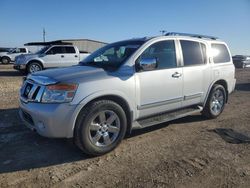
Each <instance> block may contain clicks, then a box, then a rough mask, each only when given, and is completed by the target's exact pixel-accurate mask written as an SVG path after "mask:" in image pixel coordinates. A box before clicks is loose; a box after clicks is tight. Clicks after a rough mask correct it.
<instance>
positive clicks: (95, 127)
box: [89, 110, 121, 147]
mask: <svg viewBox="0 0 250 188" xmlns="http://www.w3.org/2000/svg"><path fill="white" fill-rule="evenodd" d="M120 128H121V123H120V119H119V117H118V115H117V114H116V113H115V112H114V111H111V110H105V111H101V112H99V113H98V114H96V115H95V116H94V117H93V118H92V120H91V123H90V125H89V137H90V141H91V143H92V144H94V145H95V146H98V147H100V146H101V147H105V146H109V145H111V144H112V143H114V142H115V141H116V139H117V138H118V135H119V133H120Z"/></svg>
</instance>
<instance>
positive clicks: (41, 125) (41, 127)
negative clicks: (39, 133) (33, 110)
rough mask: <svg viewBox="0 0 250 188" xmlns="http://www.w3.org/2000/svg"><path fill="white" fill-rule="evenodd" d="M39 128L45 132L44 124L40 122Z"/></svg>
mask: <svg viewBox="0 0 250 188" xmlns="http://www.w3.org/2000/svg"><path fill="white" fill-rule="evenodd" d="M37 127H38V129H39V130H44V129H45V126H44V124H43V122H41V121H39V122H38V124H37Z"/></svg>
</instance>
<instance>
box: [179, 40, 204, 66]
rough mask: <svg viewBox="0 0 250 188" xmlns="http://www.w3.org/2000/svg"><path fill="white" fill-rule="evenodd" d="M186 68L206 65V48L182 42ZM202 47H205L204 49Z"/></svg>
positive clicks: (195, 43)
mask: <svg viewBox="0 0 250 188" xmlns="http://www.w3.org/2000/svg"><path fill="white" fill-rule="evenodd" d="M180 42H181V48H182V54H183V61H184V66H191V65H201V64H204V63H205V57H204V56H205V54H206V52H205V51H206V47H205V45H204V44H200V43H199V42H194V41H186V40H181V41H180ZM202 45H204V46H203V47H202Z"/></svg>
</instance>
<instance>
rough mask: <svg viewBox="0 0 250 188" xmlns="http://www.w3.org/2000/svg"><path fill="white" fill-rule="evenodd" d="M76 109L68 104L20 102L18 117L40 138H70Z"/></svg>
mask: <svg viewBox="0 0 250 188" xmlns="http://www.w3.org/2000/svg"><path fill="white" fill-rule="evenodd" d="M76 107H77V105H69V104H68V103H62V104H43V103H34V102H28V103H25V102H23V101H22V100H20V110H19V115H20V117H21V119H22V120H23V122H24V123H25V125H26V126H27V127H29V128H30V129H32V130H36V131H37V132H38V134H40V135H42V136H45V137H51V138H70V137H72V136H73V127H74V126H73V125H74V122H75V118H74V117H75V116H74V112H75V110H76Z"/></svg>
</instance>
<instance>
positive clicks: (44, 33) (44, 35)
mask: <svg viewBox="0 0 250 188" xmlns="http://www.w3.org/2000/svg"><path fill="white" fill-rule="evenodd" d="M45 37H46V32H45V28H43V42H45Z"/></svg>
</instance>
